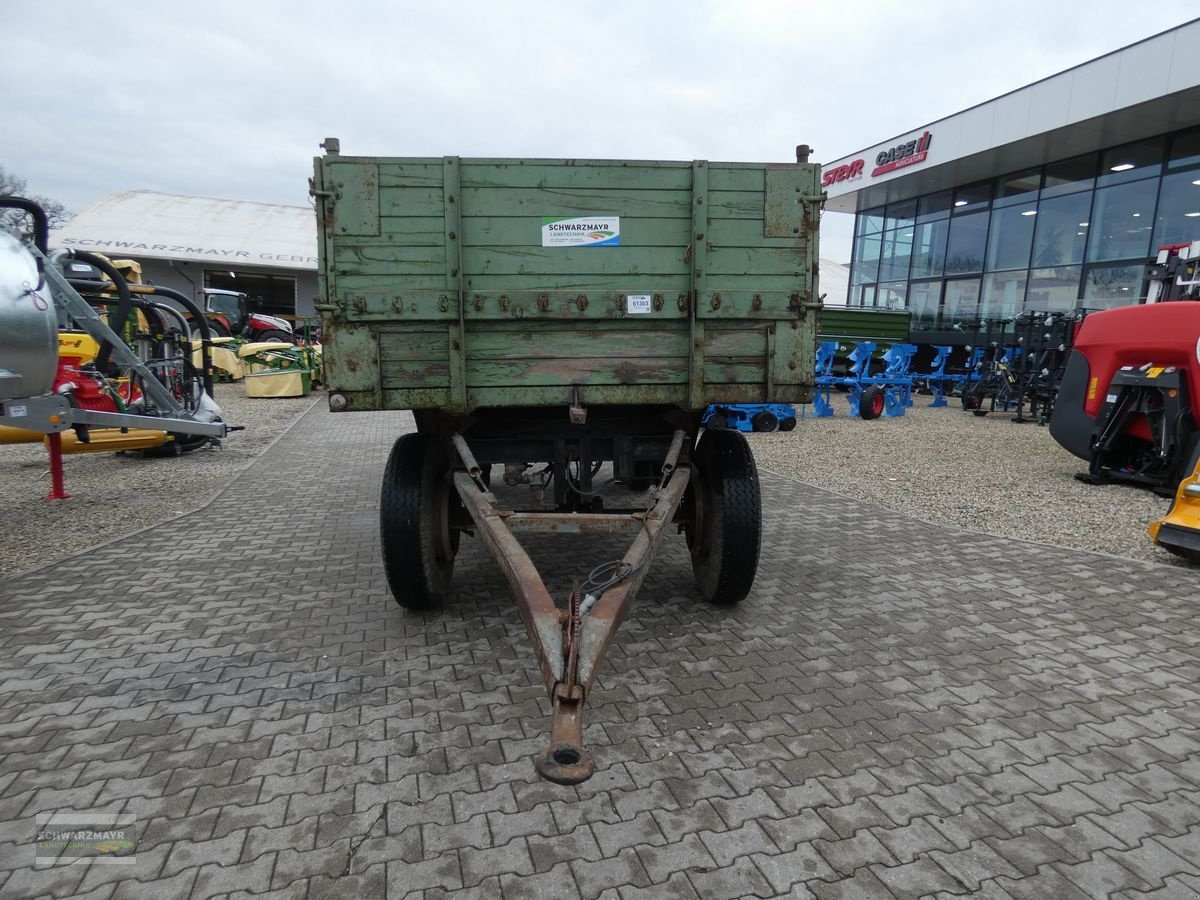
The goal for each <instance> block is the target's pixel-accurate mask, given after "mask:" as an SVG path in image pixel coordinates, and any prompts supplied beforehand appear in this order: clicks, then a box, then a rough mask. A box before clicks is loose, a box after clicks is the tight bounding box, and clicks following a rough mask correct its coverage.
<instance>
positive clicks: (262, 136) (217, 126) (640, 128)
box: [0, 0, 1200, 261]
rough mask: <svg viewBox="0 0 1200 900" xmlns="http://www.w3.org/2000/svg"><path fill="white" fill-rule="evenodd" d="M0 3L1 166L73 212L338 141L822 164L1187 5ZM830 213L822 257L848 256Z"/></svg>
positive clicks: (213, 191) (1179, 18)
mask: <svg viewBox="0 0 1200 900" xmlns="http://www.w3.org/2000/svg"><path fill="white" fill-rule="evenodd" d="M0 3H3V16H4V25H5V29H4V31H5V38H6V40H5V46H4V52H3V53H2V54H0V84H2V85H3V86H4V102H3V109H4V113H5V123H4V125H5V127H4V128H3V129H0V165H3V166H4V167H5V168H7V169H9V170H10V171H12V172H13V173H15V174H17V175H20V176H22V177H24V178H26V179H27V180H28V182H29V187H30V190H31V191H32V192H34V193H40V194H44V195H47V196H50V197H53V198H55V199H57V200H60V201H61V202H63V203H65V204H66V205H67V206H68V208H70V209H71V210H73V211H76V212H78V211H80V210H82V209H83V208H85V207H86V206H88V205H89V204H90V203H93V202H95V201H96V200H99V199H101V198H103V197H105V196H107V195H109V194H112V193H115V192H118V191H124V190H133V189H150V190H160V191H170V192H177V193H186V194H198V195H203V196H211V197H228V198H234V199H244V200H260V201H268V202H279V203H295V204H301V203H305V202H307V196H306V190H307V178H308V176H309V174H310V173H311V166H312V164H311V157H312V156H313V155H314V154H316V153H318V152H319V150H318V144H319V143H320V141H321V139H322V138H324V137H325V136H327V135H330V136H336V137H339V138H341V141H342V150H343V152H344V153H347V154H355V155H357V154H386V155H395V156H409V155H411V156H442V155H447V154H454V155H460V156H549V157H559V156H565V157H600V158H607V157H625V158H640V159H685V160H687V159H720V160H752V161H764V160H765V161H791V160H792V159H794V155H793V154H794V147H795V145H796V144H798V143H808V144H811V145H812V146H813V147H814V148H815V157H814V158H815V159H816V160H818V161H821V162H825V161H830V160H834V159H837V158H839V157H841V156H845V155H847V154H849V153H852V152H854V151H856V150H859V149H862V148H865V147H868V146H870V145H872V144H875V143H878V142H880V141H882V140H885V139H887V138H890V137H893V136H896V135H899V134H900V133H902V132H907V131H911V130H913V129H915V128H916V127H917V126H920V125H924V124H927V123H928V122H930V121H933V120H934V119H938V118H940V117H942V116H945V115H948V114H951V113H954V112H957V111H959V110H961V109H964V108H966V107H968V106H971V105H974V104H976V103H979V102H981V101H984V100H988V99H990V98H992V97H994V96H996V95H998V94H1002V93H1004V92H1006V91H1009V90H1012V89H1014V88H1018V87H1021V86H1022V85H1025V84H1028V83H1030V82H1031V81H1035V80H1037V79H1039V78H1043V77H1045V76H1047V75H1051V74H1053V73H1055V72H1058V71H1061V70H1062V69H1065V68H1068V67H1070V66H1073V65H1076V64H1078V63H1081V62H1084V61H1086V60H1088V59H1091V58H1093V57H1095V56H1098V55H1100V54H1103V53H1107V52H1109V51H1111V50H1115V49H1117V48H1119V47H1122V46H1125V45H1126V44H1129V43H1132V42H1134V41H1136V40H1139V39H1141V38H1144V37H1148V36H1149V35H1152V34H1156V33H1158V32H1160V31H1164V30H1166V29H1168V28H1171V27H1174V26H1176V25H1179V24H1181V23H1182V22H1185V21H1187V20H1188V19H1190V18H1192V17H1194V16H1195V15H1196V14H1197V11H1198V9H1200V8H1198V6H1197V4H1196V2H1195V0H1190V2H1178V0H1160V2H1157V3H1155V4H1153V5H1150V6H1145V7H1141V6H1139V5H1137V4H1130V3H1129V2H1128V0H1120V2H1115V0H1087V2H1061V0H1040V2H1029V0H1013V2H1003V3H999V2H996V3H989V2H972V0H956V2H938V0H928V2H925V0H916V2H913V0H909V2H896V0H891V2H867V0H862V2H856V0H838V2H826V3H808V2H800V0H795V2H757V3H756V2H751V0H746V2H742V3H737V2H716V0H714V2H697V0H690V2H652V0H642V2H633V0H631V2H624V0H607V2H603V3H587V2H564V0H556V2H546V3H543V2H533V0H526V2H515V0H514V2H508V3H505V2H495V0H492V2H488V3H465V2H464V3H457V2H452V0H443V2H440V3H429V2H424V3H409V2H400V0H396V2H390V3H389V2H358V0H338V2H335V3H329V2H322V3H313V2H309V0H289V2H269V0H239V2H228V0H208V2H205V3H202V4H201V3H183V2H179V0H173V2H170V0H158V2H147V0H120V2H116V0H92V2H75V0H57V2H41V3H19V2H16V0H0ZM851 222H852V218H851V217H850V216H846V215H840V214H836V213H829V214H827V215H826V217H825V222H824V223H823V225H822V242H823V244H822V251H821V255H822V256H825V257H831V258H833V259H836V260H838V261H846V260H848V259H849V257H850V242H849V226H850V223H851Z"/></svg>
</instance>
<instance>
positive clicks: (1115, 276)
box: [1083, 266, 1146, 309]
mask: <svg viewBox="0 0 1200 900" xmlns="http://www.w3.org/2000/svg"><path fill="white" fill-rule="evenodd" d="M1145 274H1146V267H1145V266H1088V270H1087V276H1086V277H1085V278H1084V282H1083V305H1084V306H1086V307H1087V308H1088V309H1106V308H1108V307H1110V306H1125V305H1127V304H1130V303H1137V301H1138V300H1139V299H1140V298H1141V297H1142V296H1143V291H1142V281H1143V279H1144V278H1145Z"/></svg>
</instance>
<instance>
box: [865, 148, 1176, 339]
mask: <svg viewBox="0 0 1200 900" xmlns="http://www.w3.org/2000/svg"><path fill="white" fill-rule="evenodd" d="M1197 240H1200V128H1193V129H1190V130H1188V131H1183V132H1177V133H1175V134H1169V135H1163V136H1158V137H1153V138H1147V139H1145V140H1139V141H1134V142H1133V143H1130V144H1122V145H1121V146H1118V147H1110V148H1109V149H1107V150H1103V151H1101V152H1099V153H1089V154H1086V155H1084V156H1076V157H1073V158H1071V159H1065V160H1062V161H1059V162H1054V163H1050V164H1049V165H1046V166H1042V167H1041V168H1037V169H1025V170H1022V171H1020V172H1012V173H1010V174H1007V175H1004V176H1002V177H1000V178H997V179H995V180H993V181H985V182H978V183H975V184H970V185H964V186H963V187H960V188H957V189H955V190H953V191H940V192H938V193H936V194H927V195H925V196H921V197H917V198H915V199H911V200H904V201H901V202H898V203H892V204H889V205H888V206H886V207H879V208H877V209H868V210H863V211H861V212H859V213H858V215H857V216H856V217H855V229H854V250H853V254H854V256H853V259H852V260H851V267H850V296H849V298H848V302H849V303H850V305H851V306H869V307H879V308H887V309H903V308H908V309H909V310H911V311H912V315H913V326H914V328H916V329H918V330H926V331H928V330H948V329H952V328H953V327H954V326H955V325H956V324H959V323H965V322H969V321H973V320H977V319H979V318H988V319H993V318H1009V317H1010V316H1013V315H1015V314H1016V313H1019V312H1021V311H1022V310H1024V309H1034V310H1058V311H1064V312H1065V311H1069V310H1073V309H1077V308H1080V307H1086V308H1088V309H1103V308H1106V307H1110V306H1121V305H1125V304H1128V303H1136V302H1137V301H1138V300H1140V299H1142V298H1144V297H1145V295H1146V282H1145V272H1146V264H1147V262H1149V260H1150V259H1151V256H1152V254H1154V253H1156V252H1157V250H1158V248H1159V247H1161V246H1164V245H1166V244H1181V243H1187V242H1190V241H1197Z"/></svg>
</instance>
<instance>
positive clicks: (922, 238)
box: [912, 219, 950, 278]
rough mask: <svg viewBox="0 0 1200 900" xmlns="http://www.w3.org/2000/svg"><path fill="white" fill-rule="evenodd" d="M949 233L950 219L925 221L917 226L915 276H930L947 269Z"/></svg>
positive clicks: (913, 263) (913, 269)
mask: <svg viewBox="0 0 1200 900" xmlns="http://www.w3.org/2000/svg"><path fill="white" fill-rule="evenodd" d="M949 233H950V220H949V219H939V220H938V221H936V222H925V223H924V224H921V225H918V226H917V227H916V231H915V232H914V234H915V237H914V238H913V261H912V277H913V278H930V277H933V276H935V275H941V274H942V272H943V271H945V269H946V236H947V235H948V234H949Z"/></svg>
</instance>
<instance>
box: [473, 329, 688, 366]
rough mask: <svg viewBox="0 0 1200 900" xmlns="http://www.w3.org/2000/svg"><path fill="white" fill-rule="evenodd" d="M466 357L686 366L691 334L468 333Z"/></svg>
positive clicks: (609, 331)
mask: <svg viewBox="0 0 1200 900" xmlns="http://www.w3.org/2000/svg"><path fill="white" fill-rule="evenodd" d="M467 355H468V356H469V357H470V358H471V359H479V360H496V359H518V360H531V359H559V358H571V357H588V356H591V357H595V356H604V357H608V358H620V359H664V358H665V359H675V360H678V361H679V363H680V365H686V363H687V355H688V335H687V332H686V331H684V329H683V327H682V322H681V323H680V327H679V328H678V329H676V330H674V331H667V330H663V329H656V330H654V331H643V330H633V328H632V327H631V328H626V329H622V330H614V329H612V328H605V329H598V328H583V327H582V326H574V327H572V328H570V329H565V328H563V329H554V330H553V331H550V332H547V331H544V330H543V331H539V332H536V333H535V332H531V331H529V330H527V329H525V330H517V329H512V328H505V329H501V328H499V327H497V326H492V327H490V328H488V329H486V330H471V329H470V327H469V328H468V331H467Z"/></svg>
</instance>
